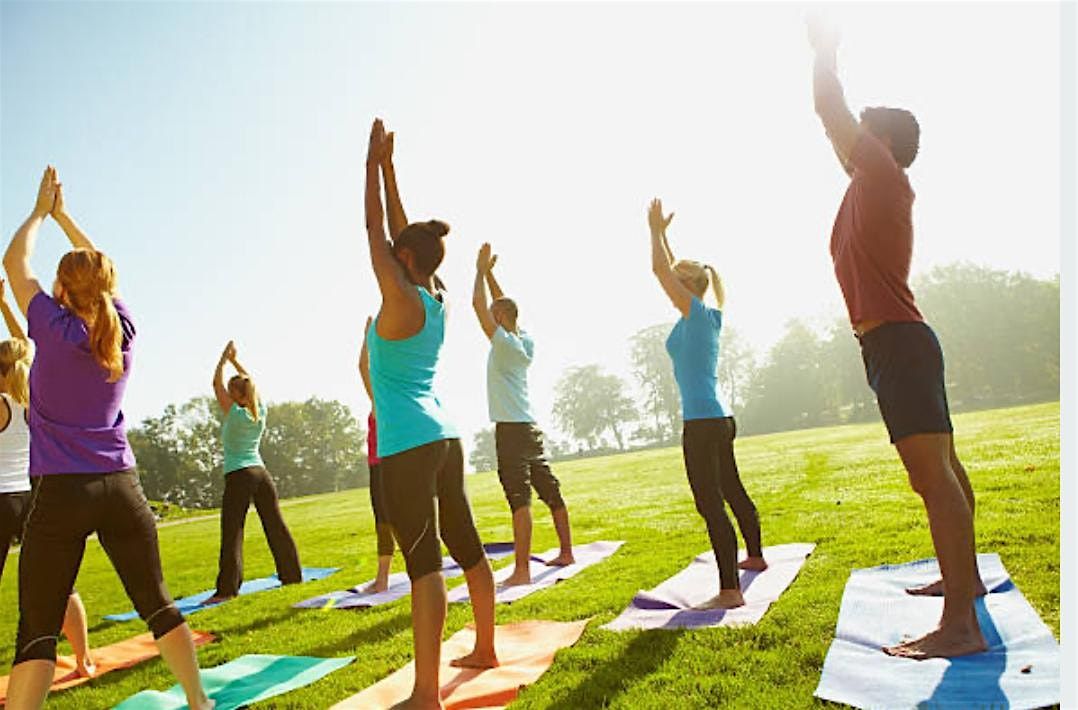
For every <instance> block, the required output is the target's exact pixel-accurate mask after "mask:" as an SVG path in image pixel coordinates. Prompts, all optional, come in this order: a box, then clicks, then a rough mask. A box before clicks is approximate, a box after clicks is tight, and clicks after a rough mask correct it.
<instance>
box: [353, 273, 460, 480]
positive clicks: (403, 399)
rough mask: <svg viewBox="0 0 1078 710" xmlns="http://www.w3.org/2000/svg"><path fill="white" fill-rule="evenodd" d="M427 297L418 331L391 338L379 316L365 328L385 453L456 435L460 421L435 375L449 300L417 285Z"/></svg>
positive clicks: (383, 455)
mask: <svg viewBox="0 0 1078 710" xmlns="http://www.w3.org/2000/svg"><path fill="white" fill-rule="evenodd" d="M415 288H416V290H417V291H418V293H419V296H420V299H421V300H422V303H423V309H424V321H423V327H422V328H421V329H420V330H419V332H418V333H416V334H415V335H413V336H411V337H409V338H404V339H401V340H387V339H385V338H383V337H382V336H380V335H379V334H378V319H377V318H376V319H375V320H374V322H373V323H372V324H371V328H370V331H369V332H368V334H367V342H368V348H369V349H370V371H371V389H372V390H373V391H374V413H375V414H374V416H375V419H376V420H378V425H379V439H378V455H379V457H381V458H383V459H384V458H386V457H388V456H392V455H393V454H396V453H400V452H402V451H406V450H408V449H412V448H415V447H417V446H422V445H423V444H428V443H430V442H432V441H439V440H441V439H452V438H456V437H457V431H456V427H454V426H453V424H452V423H451V422H450V421H449V417H448V415H447V413H446V411H445V408H444V407H443V406H442V403H441V401H440V400H439V398H438V396H437V394H435V392H434V377H435V374H436V370H437V364H438V359H439V357H440V356H441V351H442V345H443V343H444V341H445V305H444V304H443V303H442V301H440V300H439V299H438V298H435V297H434V296H433V295H431V294H430V292H428V291H427V290H426V289H425V288H421V287H418V286H416V287H415Z"/></svg>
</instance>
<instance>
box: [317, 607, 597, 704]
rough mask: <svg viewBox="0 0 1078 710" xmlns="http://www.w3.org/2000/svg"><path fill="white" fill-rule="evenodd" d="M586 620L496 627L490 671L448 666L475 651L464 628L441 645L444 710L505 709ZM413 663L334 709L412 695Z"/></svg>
mask: <svg viewBox="0 0 1078 710" xmlns="http://www.w3.org/2000/svg"><path fill="white" fill-rule="evenodd" d="M587 624H588V620H587V619H584V620H583V621H570V622H561V621H521V622H519V623H516V624H506V625H505V626H498V627H497V628H496V630H495V632H494V647H495V649H497V652H498V660H499V661H500V662H501V665H500V666H498V667H497V668H490V669H487V670H475V669H472V668H453V667H452V666H450V665H449V662H450V661H451V660H453V659H454V658H458V657H460V656H463V655H466V654H468V653H471V651H472V647H473V645H474V644H475V631H474V630H473V629H461V630H460V631H458V632H457V633H455V634H453V636H452V637H450V639H449V640H448V641H446V642H445V643H444V644H442V666H441V669H440V671H441V676H440V677H441V682H442V702H443V703H445V707H446V710H463V709H464V708H468V709H469V710H477V709H481V708H502V707H505V706H506V705H508V704H509V703H510V702H512V701H513V699H514V698H516V697H517V693H518V692H519V691H520V689H521V688H522V687H524V686H525V685H528V684H530V683H534V682H535V681H537V680H538V679H539V676H541V675H543V673H544V672H545V671H546V669H547V668H550V664H551V663H553V662H554V654H555V653H557V652H558V650H559V649H562V648H566V647H568V646H572V645H573V644H574V643H576V641H577V639H579V638H580V635H581V634H582V633H584V627H585V626H587ZM414 682H415V662H414V661H413V662H411V663H409V664H408V665H407V666H405V667H404V668H401V669H400V670H399V671H397V672H396V673H393V674H392V675H390V676H388V677H386V678H383V679H382V680H380V681H378V682H377V683H375V684H374V685H372V686H371V687H369V688H367V689H366V690H364V691H362V692H360V693H357V694H356V695H353V696H352V697H350V698H347V699H346V700H343V701H341V702H340V703H338V704H337V705H334V706H333V707H334V710H353V709H356V708H362V709H363V710H367V709H368V708H371V709H373V708H388V707H390V706H392V705H393V704H394V703H398V702H400V701H401V700H405V699H406V698H408V696H409V695H411V694H412V684H413V683H414Z"/></svg>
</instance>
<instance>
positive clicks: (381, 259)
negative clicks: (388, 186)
mask: <svg viewBox="0 0 1078 710" xmlns="http://www.w3.org/2000/svg"><path fill="white" fill-rule="evenodd" d="M385 142H386V135H385V128H384V127H383V125H382V120H381V119H375V121H374V124H373V125H372V126H371V137H370V143H369V145H368V147H367V185H366V190H365V193H364V201H363V203H364V210H365V212H366V221H367V244H368V246H369V247H370V254H371V266H372V267H373V268H374V276H375V278H376V279H377V280H378V289H379V291H381V293H382V310H381V315H380V316H379V318H378V325H379V329H380V330H379V334H380V335H383V336H385V337H388V338H402V337H407V336H408V335H410V334H411V333H413V332H414V331H415V324H416V321H418V322H419V327H422V320H421V319H422V318H423V304H422V303H421V302H420V300H419V293H418V292H417V291H416V288H415V286H414V285H413V284H412V283H411V282H410V281H409V280H408V277H407V275H406V274H405V273H404V269H403V268H402V267H401V265H400V263H399V262H398V261H397V259H396V257H395V256H393V250H392V248H391V246H390V243H389V241H388V240H386V233H385V227H384V226H383V224H382V223H383V222H384V220H385V213H384V211H383V209H382V196H381V194H380V193H379V187H380V186H379V170H380V168H381V165H382V163H383V158H384V156H385V151H386V146H385Z"/></svg>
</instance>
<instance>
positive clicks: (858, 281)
mask: <svg viewBox="0 0 1078 710" xmlns="http://www.w3.org/2000/svg"><path fill="white" fill-rule="evenodd" d="M850 164H851V165H852V167H853V179H851V180H850V186H849V187H848V188H847V189H846V196H845V197H844V198H843V199H842V206H841V207H839V209H838V215H837V216H836V217H835V226H834V229H833V230H832V232H831V259H832V260H833V261H834V264H835V277H836V278H837V279H838V285H839V286H840V287H841V288H842V295H843V297H844V298H845V299H846V309H847V310H848V311H849V314H850V322H851V323H854V324H856V323H862V322H865V321H871V320H882V321H923V320H924V317H923V316H922V315H921V312H920V311H919V310H917V306H916V305H915V304H914V302H913V292H912V291H910V287H909V284H908V280H909V275H910V260H911V259H912V258H913V197H914V195H913V188H911V187H910V181H909V179H908V178H907V177H906V172H905V171H904V170H903V169H902V168H900V167H899V166H898V163H896V162H895V159H894V157H893V156H892V155H891V151H890V150H889V149H888V148H887V146H885V145H884V144H883V143H882V142H880V140H879V139H878V138H876V137H875V136H874V135H872V134H871V133H869V132H868V131H866V130H862V131H861V132H860V136H859V137H858V139H857V143H856V144H855V145H854V148H853V152H852V153H851V155H850Z"/></svg>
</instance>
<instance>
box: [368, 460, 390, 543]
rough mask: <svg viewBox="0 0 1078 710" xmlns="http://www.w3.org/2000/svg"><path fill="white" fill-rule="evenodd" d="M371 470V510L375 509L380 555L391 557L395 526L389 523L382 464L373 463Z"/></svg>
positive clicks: (375, 531)
mask: <svg viewBox="0 0 1078 710" xmlns="http://www.w3.org/2000/svg"><path fill="white" fill-rule="evenodd" d="M368 469H369V470H370V474H371V475H370V486H369V488H370V494H371V510H372V511H374V534H375V536H376V537H377V538H378V556H379V557H389V556H391V555H392V554H393V526H392V525H390V524H389V513H388V512H387V511H386V501H385V497H386V494H385V490H384V484H383V483H382V465H381V464H377V463H372V464H369V465H368Z"/></svg>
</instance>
